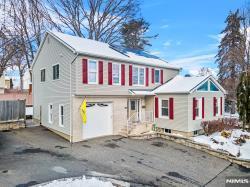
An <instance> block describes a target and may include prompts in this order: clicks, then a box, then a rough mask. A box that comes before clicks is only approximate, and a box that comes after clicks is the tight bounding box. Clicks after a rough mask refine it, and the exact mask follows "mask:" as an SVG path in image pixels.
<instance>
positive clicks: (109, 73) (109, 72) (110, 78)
mask: <svg viewBox="0 0 250 187" xmlns="http://www.w3.org/2000/svg"><path fill="white" fill-rule="evenodd" d="M108 83H109V85H112V63H111V62H109V63H108Z"/></svg>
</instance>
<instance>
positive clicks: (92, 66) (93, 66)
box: [88, 60, 98, 84]
mask: <svg viewBox="0 0 250 187" xmlns="http://www.w3.org/2000/svg"><path fill="white" fill-rule="evenodd" d="M88 66H89V67H88V83H90V84H97V78H98V77H97V76H98V74H97V72H98V69H97V61H95V60H89V61H88Z"/></svg>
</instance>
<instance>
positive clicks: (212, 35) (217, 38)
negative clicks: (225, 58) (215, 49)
mask: <svg viewBox="0 0 250 187" xmlns="http://www.w3.org/2000/svg"><path fill="white" fill-rule="evenodd" d="M223 36H224V34H210V35H208V37H209V38H211V39H213V40H216V42H217V43H220V41H221V39H222V38H223Z"/></svg>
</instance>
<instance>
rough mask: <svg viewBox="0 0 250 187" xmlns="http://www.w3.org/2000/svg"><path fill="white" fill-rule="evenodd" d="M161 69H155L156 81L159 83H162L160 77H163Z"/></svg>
mask: <svg viewBox="0 0 250 187" xmlns="http://www.w3.org/2000/svg"><path fill="white" fill-rule="evenodd" d="M160 74H161V71H160V70H159V69H155V83H156V84H159V83H160V77H161V75H160Z"/></svg>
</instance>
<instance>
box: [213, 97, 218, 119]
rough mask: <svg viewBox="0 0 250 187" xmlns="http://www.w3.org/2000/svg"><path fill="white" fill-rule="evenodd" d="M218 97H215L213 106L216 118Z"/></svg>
mask: <svg viewBox="0 0 250 187" xmlns="http://www.w3.org/2000/svg"><path fill="white" fill-rule="evenodd" d="M216 102H217V101H216V97H214V101H213V105H214V107H213V108H214V116H216Z"/></svg>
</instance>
